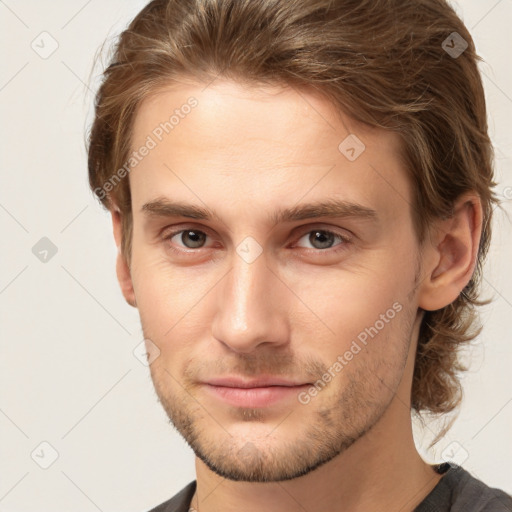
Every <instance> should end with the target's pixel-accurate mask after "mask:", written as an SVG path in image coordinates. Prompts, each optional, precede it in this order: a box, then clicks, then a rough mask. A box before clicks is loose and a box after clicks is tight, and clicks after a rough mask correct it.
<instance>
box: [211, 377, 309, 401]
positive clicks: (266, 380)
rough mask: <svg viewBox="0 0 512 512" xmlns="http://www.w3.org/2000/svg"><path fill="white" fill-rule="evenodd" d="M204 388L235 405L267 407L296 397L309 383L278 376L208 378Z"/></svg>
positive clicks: (214, 395)
mask: <svg viewBox="0 0 512 512" xmlns="http://www.w3.org/2000/svg"><path fill="white" fill-rule="evenodd" d="M203 386H204V389H205V390H206V391H207V392H208V393H209V394H210V395H211V396H213V397H214V398H216V399H218V400H221V401H222V402H225V403H227V404H230V405H234V406H237V407H268V406H270V405H272V404H275V403H277V402H281V401H284V400H290V399H293V398H296V397H297V394H298V393H300V391H302V390H303V389H305V388H307V387H309V386H311V384H310V383H304V382H303V381H302V382H298V381H290V380H286V379H282V378H279V377H269V376H264V377H259V378H257V379H251V380H244V379H240V378H239V377H223V378H218V379H209V380H208V381H207V382H204V383H203Z"/></svg>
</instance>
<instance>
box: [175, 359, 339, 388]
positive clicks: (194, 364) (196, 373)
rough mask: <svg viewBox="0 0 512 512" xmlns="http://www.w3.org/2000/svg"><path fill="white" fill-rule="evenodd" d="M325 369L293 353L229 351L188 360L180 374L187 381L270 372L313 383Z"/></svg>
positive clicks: (320, 362)
mask: <svg viewBox="0 0 512 512" xmlns="http://www.w3.org/2000/svg"><path fill="white" fill-rule="evenodd" d="M328 368H329V366H328V365H326V364H325V363H323V362H322V361H320V360H319V359H317V358H315V357H313V356H304V357H302V358H300V359H299V358H298V357H297V356H295V355H293V354H278V353H273V354H268V355H262V354H260V355H255V354H232V355H229V356H226V357H223V358H222V359H216V360H214V361H211V360H208V359H206V358H204V359H201V360H197V359H189V360H188V361H187V363H186V367H185V371H184V376H185V378H186V379H188V380H189V381H198V380H201V381H204V380H207V379H208V378H211V377H221V376H223V375H237V376H240V377H247V378H249V377H257V376H259V375H272V376H274V377H281V378H284V379H289V380H297V381H307V382H314V381H316V380H318V379H319V378H321V377H322V375H323V374H324V373H326V371H327V369H328Z"/></svg>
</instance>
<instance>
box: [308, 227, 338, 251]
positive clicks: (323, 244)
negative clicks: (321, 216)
mask: <svg viewBox="0 0 512 512" xmlns="http://www.w3.org/2000/svg"><path fill="white" fill-rule="evenodd" d="M317 236H318V237H319V238H320V240H319V239H318V238H317ZM332 237H333V235H331V234H328V235H326V234H325V232H324V231H314V232H313V233H311V235H310V237H309V238H310V242H311V244H312V245H313V246H315V244H316V243H317V242H320V245H321V247H320V248H321V249H325V248H326V247H329V246H330V242H331V241H332V240H331V239H332ZM322 238H323V239H324V241H322V240H321V239H322ZM325 239H327V241H325Z"/></svg>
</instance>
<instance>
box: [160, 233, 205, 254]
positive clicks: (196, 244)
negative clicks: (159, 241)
mask: <svg viewBox="0 0 512 512" xmlns="http://www.w3.org/2000/svg"><path fill="white" fill-rule="evenodd" d="M178 235H180V236H178ZM207 236H208V235H207V234H206V233H205V232H204V231H200V230H199V229H182V230H180V231H174V232H172V233H169V234H168V235H167V236H165V237H164V239H165V240H169V241H172V239H173V238H177V240H179V241H181V243H182V244H184V247H185V249H200V248H201V245H202V244H203V243H204V241H205V239H206V237H207Z"/></svg>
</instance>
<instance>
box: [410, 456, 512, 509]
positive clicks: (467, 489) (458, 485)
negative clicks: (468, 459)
mask: <svg viewBox="0 0 512 512" xmlns="http://www.w3.org/2000/svg"><path fill="white" fill-rule="evenodd" d="M439 467H440V471H439V472H441V473H445V474H444V476H443V478H441V480H439V482H438V484H437V485H436V487H434V489H433V490H432V492H431V493H430V494H429V495H428V496H427V497H426V498H425V500H424V501H423V502H422V503H421V504H420V505H419V506H418V507H417V508H416V510H415V512H445V511H446V512H512V496H510V495H509V494H507V493H506V492H504V491H503V490H501V489H498V488H495V487H490V486H488V485H487V484H485V483H484V482H482V481H481V480H479V479H478V478H476V477H474V476H473V475H472V474H471V473H470V472H469V471H467V470H465V469H464V468H462V467H461V466H457V465H456V464H448V463H445V464H440V465H439ZM443 470H444V471H443Z"/></svg>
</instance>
